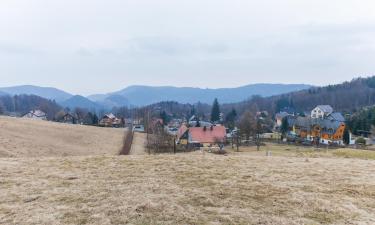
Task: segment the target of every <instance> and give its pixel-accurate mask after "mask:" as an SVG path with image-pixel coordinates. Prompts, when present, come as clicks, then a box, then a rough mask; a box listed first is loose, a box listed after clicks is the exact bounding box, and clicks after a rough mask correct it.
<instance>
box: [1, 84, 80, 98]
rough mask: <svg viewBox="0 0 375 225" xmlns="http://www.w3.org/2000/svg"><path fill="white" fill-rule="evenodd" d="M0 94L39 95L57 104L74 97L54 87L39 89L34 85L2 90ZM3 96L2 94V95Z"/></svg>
mask: <svg viewBox="0 0 375 225" xmlns="http://www.w3.org/2000/svg"><path fill="white" fill-rule="evenodd" d="M0 92H3V93H6V94H8V95H20V94H26V95H37V96H40V97H43V98H46V99H52V100H55V101H56V102H61V101H65V100H67V99H68V98H71V97H72V96H73V95H71V94H69V93H67V92H65V91H62V90H59V89H57V88H52V87H39V86H33V85H22V86H14V87H5V88H0ZM0 95H1V93H0Z"/></svg>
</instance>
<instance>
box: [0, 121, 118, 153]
mask: <svg viewBox="0 0 375 225" xmlns="http://www.w3.org/2000/svg"><path fill="white" fill-rule="evenodd" d="M123 135H124V130H123V129H108V128H100V127H89V126H81V125H70V124H61V123H53V122H47V121H38V120H32V119H21V118H11V117H0V157H40V156H50V157H55V156H80V155H114V154H117V152H119V151H120V149H121V147H122V142H123Z"/></svg>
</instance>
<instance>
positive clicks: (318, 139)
mask: <svg viewBox="0 0 375 225" xmlns="http://www.w3.org/2000/svg"><path fill="white" fill-rule="evenodd" d="M287 118H288V124H289V130H290V134H291V135H293V136H296V137H298V138H300V139H302V140H306V141H311V142H313V143H320V144H327V145H331V144H336V145H343V144H344V141H343V138H344V131H345V127H346V125H345V118H344V117H343V116H342V114H341V113H337V112H333V108H332V107H331V106H328V105H321V106H317V107H316V108H314V109H313V110H312V111H311V115H310V116H309V117H302V116H288V117H287Z"/></svg>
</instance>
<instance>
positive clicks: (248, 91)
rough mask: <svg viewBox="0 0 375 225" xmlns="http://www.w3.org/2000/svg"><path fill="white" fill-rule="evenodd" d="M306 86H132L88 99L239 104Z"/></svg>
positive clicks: (133, 103)
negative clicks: (258, 96) (217, 100)
mask: <svg viewBox="0 0 375 225" xmlns="http://www.w3.org/2000/svg"><path fill="white" fill-rule="evenodd" d="M310 87H311V85H306V84H251V85H247V86H242V87H238V88H218V89H202V88H192V87H170V86H164V87H152V86H130V87H127V88H125V89H123V90H120V91H117V92H113V93H109V94H101V95H91V96H88V98H89V99H91V100H92V101H97V102H102V101H106V100H108V98H111V97H112V96H121V97H123V98H124V99H127V100H128V104H130V105H134V106H144V105H149V104H153V103H157V102H161V101H176V102H179V103H197V102H202V103H208V104H211V103H212V102H213V101H214V99H215V98H218V99H219V101H220V103H233V102H240V101H243V100H246V99H249V98H251V97H252V96H254V95H260V96H262V97H269V96H273V95H279V94H284V93H288V92H293V91H299V90H304V89H308V88H310Z"/></svg>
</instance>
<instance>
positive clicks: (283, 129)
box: [280, 117, 289, 136]
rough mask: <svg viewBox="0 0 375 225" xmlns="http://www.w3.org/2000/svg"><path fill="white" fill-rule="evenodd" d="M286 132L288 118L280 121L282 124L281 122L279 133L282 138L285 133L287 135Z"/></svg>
mask: <svg viewBox="0 0 375 225" xmlns="http://www.w3.org/2000/svg"><path fill="white" fill-rule="evenodd" d="M288 130H289V122H288V118H287V117H284V118H283V120H282V122H281V127H280V131H281V133H282V134H283V136H284V135H285V134H286V133H288Z"/></svg>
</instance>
